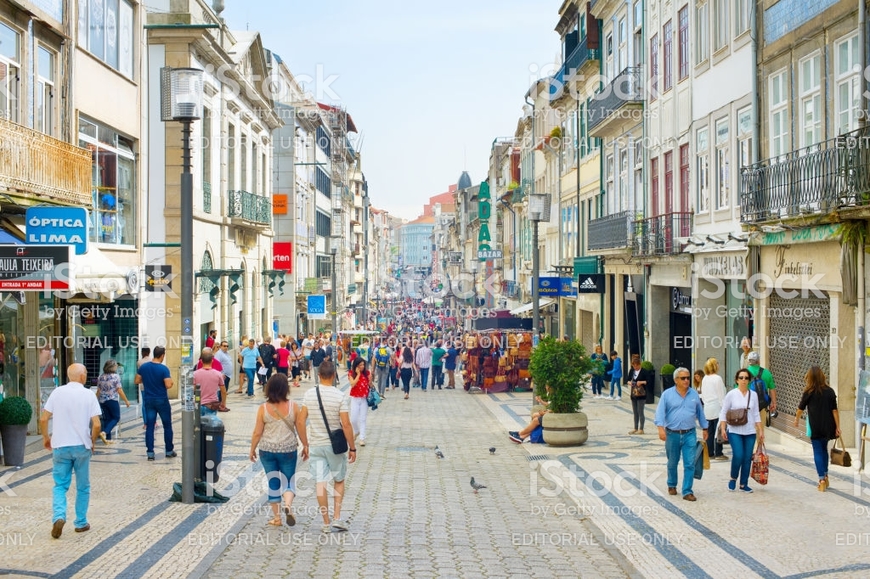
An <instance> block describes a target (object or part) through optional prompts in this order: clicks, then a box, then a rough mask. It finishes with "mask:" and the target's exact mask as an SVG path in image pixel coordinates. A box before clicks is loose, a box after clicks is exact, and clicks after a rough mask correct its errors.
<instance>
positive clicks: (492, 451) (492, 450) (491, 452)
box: [489, 446, 495, 454]
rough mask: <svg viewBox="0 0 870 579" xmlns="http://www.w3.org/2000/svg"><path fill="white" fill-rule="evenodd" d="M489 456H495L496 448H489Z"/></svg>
mask: <svg viewBox="0 0 870 579" xmlns="http://www.w3.org/2000/svg"><path fill="white" fill-rule="evenodd" d="M489 454H495V447H494V446H490V447H489Z"/></svg>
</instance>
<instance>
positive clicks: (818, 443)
mask: <svg viewBox="0 0 870 579" xmlns="http://www.w3.org/2000/svg"><path fill="white" fill-rule="evenodd" d="M810 442H811V443H812V444H813V462H815V463H816V474H817V475H819V480H822V479H823V478H825V477H826V476H828V441H827V440H818V439H815V438H813V439H811V440H810Z"/></svg>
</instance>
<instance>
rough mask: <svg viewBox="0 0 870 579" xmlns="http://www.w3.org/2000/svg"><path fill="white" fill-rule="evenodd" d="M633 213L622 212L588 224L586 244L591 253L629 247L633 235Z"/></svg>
mask: <svg viewBox="0 0 870 579" xmlns="http://www.w3.org/2000/svg"><path fill="white" fill-rule="evenodd" d="M634 217H635V213H634V212H633V211H622V212H620V213H614V214H613V215H607V216H606V217H601V218H599V219H593V220H592V221H590V222H589V230H588V235H587V243H588V245H589V249H590V250H592V251H595V250H601V249H620V248H623V247H631V242H632V237H633V233H634Z"/></svg>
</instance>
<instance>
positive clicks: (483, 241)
mask: <svg viewBox="0 0 870 579" xmlns="http://www.w3.org/2000/svg"><path fill="white" fill-rule="evenodd" d="M491 201H492V197H490V194H489V183H487V182H486V181H484V182H483V183H481V184H480V190H479V191H478V193H477V217H478V219H479V221H480V231H479V232H478V234H477V259H478V260H480V261H486V260H488V259H499V258H501V255H499V256H498V257H495V256H493V257H490V252H492V251H493V249H492V246H491V245H490V243H491V242H492V236H490V234H489V219H490V217H491V216H492V203H491ZM498 253H499V254H500V253H501V251H499V252H498Z"/></svg>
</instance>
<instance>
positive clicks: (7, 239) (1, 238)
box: [0, 229, 23, 245]
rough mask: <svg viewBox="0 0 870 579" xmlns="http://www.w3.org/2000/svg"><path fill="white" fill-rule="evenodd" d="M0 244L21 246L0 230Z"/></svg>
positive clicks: (14, 238) (9, 234) (12, 237)
mask: <svg viewBox="0 0 870 579" xmlns="http://www.w3.org/2000/svg"><path fill="white" fill-rule="evenodd" d="M0 243H8V244H11V245H22V243H23V242H22V241H21V240H20V239H18V238H17V237H15V236H14V235H12V234H11V233H9V232H7V231H6V230H5V229H0Z"/></svg>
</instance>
